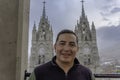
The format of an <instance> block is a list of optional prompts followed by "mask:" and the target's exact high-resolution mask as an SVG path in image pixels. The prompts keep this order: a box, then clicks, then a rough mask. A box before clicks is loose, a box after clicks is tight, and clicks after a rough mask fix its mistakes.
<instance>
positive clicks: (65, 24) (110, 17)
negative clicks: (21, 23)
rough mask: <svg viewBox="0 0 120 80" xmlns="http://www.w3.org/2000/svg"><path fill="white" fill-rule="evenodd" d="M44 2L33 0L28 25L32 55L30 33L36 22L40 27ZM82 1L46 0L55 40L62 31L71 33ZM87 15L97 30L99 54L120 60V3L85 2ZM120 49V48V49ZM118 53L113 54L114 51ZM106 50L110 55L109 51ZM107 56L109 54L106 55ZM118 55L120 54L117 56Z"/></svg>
mask: <svg viewBox="0 0 120 80" xmlns="http://www.w3.org/2000/svg"><path fill="white" fill-rule="evenodd" d="M43 1H44V0H31V2H30V24H29V27H30V28H29V53H30V47H31V45H30V44H31V41H30V40H31V33H32V32H31V31H32V28H33V25H34V22H35V23H36V25H37V26H38V24H39V22H40V17H41V15H42V10H43V3H42V2H43ZM80 1H81V0H46V15H47V16H48V19H49V21H50V24H51V25H52V28H53V32H54V39H55V37H56V34H57V32H59V31H60V30H61V29H65V28H67V29H72V30H74V27H75V25H76V23H77V20H79V18H80V15H81V2H80ZM84 9H85V14H86V15H87V17H88V21H89V23H90V25H91V22H92V21H94V23H95V27H96V29H97V42H98V48H99V54H100V56H101V57H102V56H103V55H106V56H108V55H109V54H112V53H115V54H116V55H117V56H120V52H119V51H118V49H120V46H116V45H118V44H120V36H119V35H120V0H85V2H84ZM118 47H119V48H118ZM113 48H115V49H117V50H114V51H113V52H110V51H109V50H111V49H113ZM106 50H107V51H106ZM105 52H106V53H105ZM118 52H119V53H118Z"/></svg>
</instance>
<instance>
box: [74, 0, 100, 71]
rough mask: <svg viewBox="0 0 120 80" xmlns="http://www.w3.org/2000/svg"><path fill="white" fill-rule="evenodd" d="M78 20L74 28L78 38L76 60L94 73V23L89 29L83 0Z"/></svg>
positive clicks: (95, 63)
mask: <svg viewBox="0 0 120 80" xmlns="http://www.w3.org/2000/svg"><path fill="white" fill-rule="evenodd" d="M81 2H82V11H81V16H80V20H79V21H77V25H76V26H75V33H76V34H77V36H78V39H79V40H78V45H79V48H80V49H79V52H78V54H77V58H78V59H79V61H80V63H81V64H83V65H85V66H87V67H89V68H90V69H91V70H92V71H93V72H96V71H97V69H98V67H99V54H98V47H97V40H96V29H95V25H94V22H92V25H91V27H90V26H89V22H88V19H87V16H86V15H85V11H84V5H83V2H84V1H83V0H82V1H81Z"/></svg>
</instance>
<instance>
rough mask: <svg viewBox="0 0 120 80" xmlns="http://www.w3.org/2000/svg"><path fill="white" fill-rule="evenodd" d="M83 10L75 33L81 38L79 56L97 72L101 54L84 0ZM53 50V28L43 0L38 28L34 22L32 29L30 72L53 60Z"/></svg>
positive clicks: (80, 59)
mask: <svg viewBox="0 0 120 80" xmlns="http://www.w3.org/2000/svg"><path fill="white" fill-rule="evenodd" d="M81 2H82V10H81V16H80V20H79V21H77V25H76V26H75V30H74V31H75V33H76V34H77V35H78V39H79V43H78V44H79V48H80V50H79V52H78V54H77V58H78V60H79V61H80V63H81V64H83V65H85V66H86V67H89V68H90V69H91V70H92V71H93V72H96V70H97V68H98V67H99V54H98V48H97V39H96V29H95V25H94V22H92V25H91V26H89V22H88V19H87V16H86V15H85V11H84V4H83V3H84V1H83V0H82V1H81ZM53 56H54V52H53V30H52V27H51V25H50V23H49V20H48V18H47V16H46V12H45V2H43V13H42V16H41V18H40V22H39V26H38V30H37V29H36V24H35V23H34V26H33V30H32V47H31V55H30V64H29V72H32V71H33V69H34V68H35V67H36V66H38V65H40V64H43V63H45V62H48V61H49V60H51V58H52V57H53Z"/></svg>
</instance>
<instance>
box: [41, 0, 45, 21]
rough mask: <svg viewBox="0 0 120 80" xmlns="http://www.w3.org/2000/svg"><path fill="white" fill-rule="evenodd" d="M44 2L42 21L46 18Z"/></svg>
mask: <svg viewBox="0 0 120 80" xmlns="http://www.w3.org/2000/svg"><path fill="white" fill-rule="evenodd" d="M45 3H46V2H45V0H44V1H43V13H42V17H43V19H45V17H46V12H45Z"/></svg>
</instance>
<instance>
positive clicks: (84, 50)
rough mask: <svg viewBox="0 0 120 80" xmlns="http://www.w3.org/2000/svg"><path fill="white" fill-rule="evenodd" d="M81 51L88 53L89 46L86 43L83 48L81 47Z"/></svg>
mask: <svg viewBox="0 0 120 80" xmlns="http://www.w3.org/2000/svg"><path fill="white" fill-rule="evenodd" d="M83 53H84V54H90V48H89V46H88V45H86V46H85V47H84V48H83Z"/></svg>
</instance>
